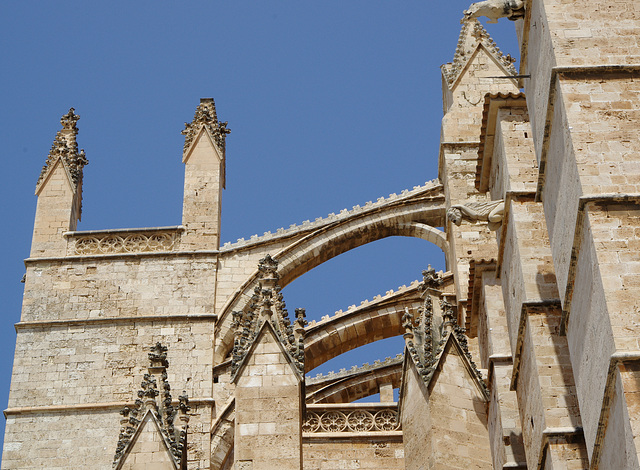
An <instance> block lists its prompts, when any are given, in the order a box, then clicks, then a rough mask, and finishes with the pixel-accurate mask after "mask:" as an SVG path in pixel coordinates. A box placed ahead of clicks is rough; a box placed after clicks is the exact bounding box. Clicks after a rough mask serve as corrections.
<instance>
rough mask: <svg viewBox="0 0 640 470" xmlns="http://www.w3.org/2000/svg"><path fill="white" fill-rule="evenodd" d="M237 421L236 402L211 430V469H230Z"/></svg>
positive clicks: (232, 403) (230, 404) (223, 413)
mask: <svg viewBox="0 0 640 470" xmlns="http://www.w3.org/2000/svg"><path fill="white" fill-rule="evenodd" d="M235 420H236V410H235V402H233V401H232V402H231V403H229V405H227V407H226V409H225V410H224V411H223V412H222V416H220V418H219V419H218V420H217V421H216V423H215V424H214V425H213V427H212V429H211V468H219V469H224V468H228V467H229V460H230V458H231V457H232V453H233V442H234V438H235V436H234V432H235ZM231 464H233V458H231Z"/></svg>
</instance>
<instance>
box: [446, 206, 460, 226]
mask: <svg viewBox="0 0 640 470" xmlns="http://www.w3.org/2000/svg"><path fill="white" fill-rule="evenodd" d="M447 219H449V220H450V221H451V222H453V223H454V224H456V225H460V224H461V223H462V212H461V211H460V209H458V208H456V207H452V208H450V209H449V210H448V211H447Z"/></svg>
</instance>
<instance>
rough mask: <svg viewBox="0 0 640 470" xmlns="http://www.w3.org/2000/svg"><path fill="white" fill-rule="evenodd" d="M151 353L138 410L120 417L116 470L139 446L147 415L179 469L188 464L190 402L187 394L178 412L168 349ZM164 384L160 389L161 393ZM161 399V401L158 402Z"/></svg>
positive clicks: (154, 349) (126, 411)
mask: <svg viewBox="0 0 640 470" xmlns="http://www.w3.org/2000/svg"><path fill="white" fill-rule="evenodd" d="M150 349H151V352H150V353H149V361H150V365H149V372H148V373H147V374H144V377H143V380H142V383H141V384H140V390H138V393H137V396H138V398H137V399H136V401H135V406H134V407H131V408H130V407H128V406H127V407H125V408H124V409H123V410H122V411H121V412H120V414H121V415H122V419H121V420H120V425H121V428H120V436H119V438H118V444H117V446H116V453H115V456H114V459H113V468H114V469H116V470H118V469H120V468H121V467H122V464H123V463H124V460H125V459H126V458H127V455H128V453H129V452H130V451H131V448H132V446H133V444H134V442H135V437H136V435H137V433H138V432H139V429H140V426H141V425H142V423H143V421H144V419H145V417H146V415H147V414H148V413H151V419H152V420H154V421H155V423H156V424H157V426H158V428H159V431H160V433H161V439H162V440H163V441H164V443H165V445H166V446H167V449H169V450H170V452H171V455H172V458H173V460H174V463H175V465H176V468H177V469H183V468H186V467H184V465H185V462H186V449H187V447H186V443H187V427H188V426H187V425H188V423H189V414H188V413H189V411H190V410H191V408H190V407H189V398H188V396H187V393H186V392H183V393H182V395H180V397H178V406H177V408H174V406H173V398H172V396H171V386H170V385H169V382H168V380H167V368H168V367H169V361H168V359H167V347H166V346H164V345H162V344H161V343H156V345H155V346H153V347H151V348H150ZM158 382H160V389H158ZM158 397H160V399H158Z"/></svg>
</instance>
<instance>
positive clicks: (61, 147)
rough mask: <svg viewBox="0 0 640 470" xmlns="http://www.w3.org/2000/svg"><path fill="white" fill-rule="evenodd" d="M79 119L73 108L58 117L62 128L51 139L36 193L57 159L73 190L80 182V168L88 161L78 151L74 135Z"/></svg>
mask: <svg viewBox="0 0 640 470" xmlns="http://www.w3.org/2000/svg"><path fill="white" fill-rule="evenodd" d="M79 119H80V116H78V115H77V114H75V109H74V108H69V112H68V113H67V114H65V115H64V116H62V118H60V124H62V129H61V130H59V131H58V133H57V134H56V136H55V138H54V139H53V145H52V146H51V150H49V155H48V156H47V160H46V162H45V164H44V167H42V171H41V172H40V177H39V178H38V182H37V183H36V193H37V192H38V191H39V189H40V186H41V184H42V182H43V181H44V180H45V179H46V176H47V174H48V173H49V171H50V170H51V168H53V167H54V166H55V163H56V162H57V161H58V160H60V161H61V162H62V164H63V166H64V168H65V169H66V170H67V173H68V175H69V177H70V179H71V182H72V185H71V186H72V187H73V189H74V191H75V190H76V189H77V188H78V186H79V184H80V183H81V182H82V169H83V168H84V166H85V165H87V164H88V163H89V161H88V160H87V157H86V156H85V154H84V150H80V151H78V143H77V142H76V137H77V135H78V127H77V123H78V120H79Z"/></svg>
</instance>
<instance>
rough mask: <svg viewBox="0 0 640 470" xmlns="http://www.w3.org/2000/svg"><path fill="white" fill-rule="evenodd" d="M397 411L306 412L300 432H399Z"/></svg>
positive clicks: (386, 409)
mask: <svg viewBox="0 0 640 470" xmlns="http://www.w3.org/2000/svg"><path fill="white" fill-rule="evenodd" d="M400 428H401V427H400V421H399V420H398V411H397V409H395V408H393V407H387V408H382V409H380V408H367V407H366V406H363V407H362V408H360V407H358V408H356V409H353V408H345V409H330V410H322V411H321V410H318V411H307V415H306V418H305V421H304V424H303V425H302V432H307V433H319V432H330V433H343V432H367V433H369V432H388V431H399V430H400Z"/></svg>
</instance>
